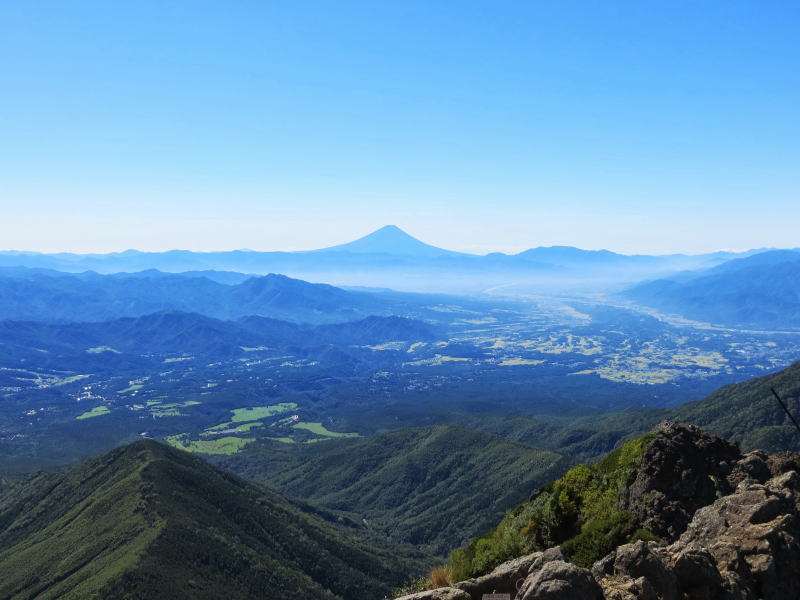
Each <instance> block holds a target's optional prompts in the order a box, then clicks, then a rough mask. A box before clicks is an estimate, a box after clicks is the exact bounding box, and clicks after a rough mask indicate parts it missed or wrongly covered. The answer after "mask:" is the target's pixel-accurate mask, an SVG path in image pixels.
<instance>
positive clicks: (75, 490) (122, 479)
mask: <svg viewBox="0 0 800 600" xmlns="http://www.w3.org/2000/svg"><path fill="white" fill-rule="evenodd" d="M0 532H1V533H0V597H2V598H8V599H9V600H11V599H23V598H25V599H27V598H38V599H40V600H48V599H56V598H57V599H60V600H88V599H92V598H98V599H99V598H102V599H103V600H111V599H116V598H120V599H122V598H126V599H138V598H141V599H147V600H156V599H160V598H164V599H170V600H176V599H177V600H179V599H182V598H187V599H188V598H192V599H209V600H210V599H212V598H214V599H217V598H226V599H229V600H249V599H256V598H259V599H260V598H265V597H266V598H278V597H280V598H286V599H290V598H309V597H313V598H328V599H330V600H334V599H336V598H343V599H348V598H353V599H355V598H380V597H382V596H383V595H384V594H386V593H387V592H388V590H389V589H390V588H391V587H392V586H393V585H397V584H398V583H401V582H402V580H403V579H404V578H405V577H406V576H407V574H408V573H409V572H410V571H411V570H412V568H411V566H410V565H409V563H408V562H404V559H403V558H402V557H401V556H398V555H397V553H393V554H392V555H389V554H388V553H387V552H386V551H384V550H379V549H375V548H371V547H367V546H365V545H363V544H361V543H359V542H357V541H355V540H354V539H351V538H350V537H349V536H348V535H347V534H344V533H342V532H341V531H340V530H334V529H333V528H332V527H330V526H328V525H327V524H325V523H323V522H321V521H320V520H318V519H317V518H316V517H314V516H312V515H311V514H310V513H309V512H307V511H304V510H301V509H299V508H298V507H295V506H292V505H291V504H290V503H289V502H288V501H287V500H286V499H284V498H283V497H282V496H280V495H278V494H275V493H273V492H269V491H266V490H263V489H261V488H259V487H256V486H254V485H252V484H249V483H246V482H244V481H242V480H241V479H239V478H238V477H235V476H234V475H232V474H229V473H226V472H225V471H222V470H220V469H217V468H215V467H213V466H211V465H209V464H207V463H205V462H204V461H203V460H201V459H199V458H197V457H194V456H191V455H189V454H188V453H184V452H181V451H178V450H175V449H172V448H168V447H166V446H163V445H161V444H158V443H156V442H152V441H142V442H137V443H134V444H131V445H129V446H125V447H122V448H118V449H116V450H114V451H112V452H110V453H109V454H106V455H104V456H102V457H100V458H97V459H93V460H91V461H87V462H85V463H82V464H80V465H78V466H76V467H74V468H72V469H70V470H69V471H67V472H66V473H64V474H63V475H42V476H38V477H36V478H35V479H33V480H31V481H28V482H26V483H24V484H21V485H18V486H16V487H13V488H11V489H9V490H6V491H5V492H4V494H3V495H2V496H0Z"/></svg>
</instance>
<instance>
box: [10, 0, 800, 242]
mask: <svg viewBox="0 0 800 600" xmlns="http://www.w3.org/2000/svg"><path fill="white" fill-rule="evenodd" d="M798 28H800V4H798V3H797V2H794V1H792V2H778V1H769V0H766V1H758V2H755V1H752V2H739V1H736V0H732V1H731V0H726V1H724V2H722V1H718V2H716V1H705V2H699V1H695V2H682V1H669V2H667V1H664V2H649V1H647V2H643V1H635V2H625V1H610V0H606V1H597V2H592V1H588V0H587V1H581V2H577V1H570V0H559V1H548V2H543V1H542V2H537V1H533V0H530V1H525V2H511V1H505V2H504V1H492V2H489V1H486V2H473V1H466V0H465V1H458V2H456V1H444V0H442V1H432V0H426V1H405V0H404V1H396V2H389V1H373V2H349V1H344V0H338V1H329V2H301V1H293V2H227V3H222V2H203V1H193V2H180V1H177V2H147V1H141V2H80V1H78V0H76V1H75V2H47V1H40V2H19V1H18V2H4V3H2V4H0V66H1V67H2V70H0V73H2V77H0V182H2V185H1V188H0V209H2V218H0V247H1V248H15V249H27V250H44V251H55V250H74V251H110V250H121V249H125V248H130V247H136V248H140V249H149V250H159V249H168V248H175V247H180V248H189V249H197V250H210V249H231V248H243V247H248V248H254V249H263V250H271V249H306V248H313V247H320V246H327V245H331V244H335V243H340V242H344V241H348V240H350V239H353V238H355V237H358V236H360V235H362V234H364V233H367V232H368V231H370V230H372V229H376V228H378V227H380V226H381V225H384V224H387V223H393V224H396V225H398V226H400V227H403V228H404V229H406V230H407V231H409V232H410V233H412V234H414V235H417V236H418V237H420V238H422V239H424V240H425V241H428V242H430V243H434V244H436V245H439V246H444V247H448V248H453V249H458V250H465V251H473V252H488V251H493V250H500V251H511V252H513V251H519V250H523V249H525V248H528V247H532V246H537V245H552V244H569V245H577V246H581V247H586V248H609V249H612V250H617V251H622V252H655V253H664V252H673V251H686V252H703V251H708V250H715V249H720V248H730V249H742V248H747V247H761V246H777V247H794V246H800V228H799V227H798V225H800V194H799V192H800V141H799V140H800V118H799V117H800V108H799V107H800V69H798V67H797V65H798V64H800V43H798V41H797V31H798Z"/></svg>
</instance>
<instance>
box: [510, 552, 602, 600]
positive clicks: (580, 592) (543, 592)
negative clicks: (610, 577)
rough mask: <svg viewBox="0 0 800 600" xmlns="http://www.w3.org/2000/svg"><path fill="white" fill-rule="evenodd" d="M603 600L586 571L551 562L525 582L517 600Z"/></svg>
mask: <svg viewBox="0 0 800 600" xmlns="http://www.w3.org/2000/svg"><path fill="white" fill-rule="evenodd" d="M578 598H580V599H581V600H603V590H602V589H601V588H600V586H599V585H598V583H597V582H596V581H595V580H594V578H593V577H592V574H591V572H589V570H588V569H582V568H580V567H578V566H575V565H573V564H572V563H568V562H564V561H560V560H553V561H550V562H548V563H545V564H544V565H543V566H542V567H541V568H540V569H539V570H538V571H536V572H535V573H532V574H531V575H529V576H528V579H526V580H525V584H523V587H522V588H521V589H520V591H519V594H517V599H518V600H576V599H578Z"/></svg>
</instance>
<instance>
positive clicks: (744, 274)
mask: <svg viewBox="0 0 800 600" xmlns="http://www.w3.org/2000/svg"><path fill="white" fill-rule="evenodd" d="M624 295H625V296H626V297H627V298H629V299H631V300H634V301H636V302H638V303H640V304H644V305H646V306H652V307H654V308H657V309H659V310H663V311H665V312H670V313H675V314H679V315H682V316H684V317H687V318H690V319H694V320H698V321H705V322H710V323H715V324H721V325H728V326H739V327H760V328H768V329H777V330H783V329H798V328H800V252H797V251H791V250H776V251H771V252H763V253H760V254H756V255H754V256H750V257H747V258H740V259H737V260H731V261H729V262H726V263H723V264H722V265H719V266H717V267H715V268H713V269H709V270H705V271H700V272H696V273H690V274H685V275H683V276H681V277H675V278H672V279H659V280H656V281H651V282H648V283H643V284H640V285H637V286H635V287H633V288H632V289H630V290H628V291H627V292H625V293H624Z"/></svg>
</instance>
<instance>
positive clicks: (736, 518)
mask: <svg viewBox="0 0 800 600" xmlns="http://www.w3.org/2000/svg"><path fill="white" fill-rule="evenodd" d="M655 433H656V435H655V436H654V438H653V440H652V442H651V443H650V444H649V445H648V447H647V449H646V450H645V455H644V458H643V460H642V465H641V467H640V468H639V469H638V471H637V473H636V475H635V477H634V479H633V482H632V483H631V484H630V485H629V486H628V488H627V489H625V490H624V492H623V495H622V497H621V499H620V504H621V507H622V508H624V509H626V510H630V511H631V512H634V514H635V515H636V517H637V519H638V520H639V523H641V524H642V525H644V526H645V527H648V528H650V530H651V531H653V532H655V533H657V534H658V535H659V536H660V537H661V539H662V541H661V542H653V541H651V542H643V541H638V542H635V543H632V544H624V545H621V546H619V547H617V548H616V549H615V550H614V551H613V552H611V553H610V554H608V555H607V556H605V557H604V558H602V559H601V560H599V561H598V562H596V563H595V564H594V565H593V567H592V569H591V571H589V570H587V569H582V568H580V567H578V566H576V565H574V564H572V563H570V562H569V560H568V559H567V558H566V557H565V556H564V554H563V553H562V552H561V549H560V548H559V547H555V548H550V549H548V550H545V551H544V552H537V553H534V554H530V555H528V556H524V557H521V558H518V559H515V560H513V561H510V562H508V563H504V564H503V565H500V566H499V567H497V568H496V569H494V571H492V573H490V574H489V575H486V576H483V577H479V578H477V579H471V580H468V581H466V582H461V583H458V584H455V585H454V587H453V588H447V589H455V590H457V591H459V592H461V593H462V594H465V596H452V598H451V597H449V596H409V597H407V598H405V599H404V600H412V599H413V600H439V599H440V598H442V599H444V598H446V599H447V600H466V598H469V599H470V600H481V598H482V595H483V594H485V593H491V592H493V591H497V592H506V593H510V594H511V597H512V598H514V599H515V600H561V599H564V600H601V599H604V600H761V599H763V600H784V599H794V598H800V474H798V471H800V455H797V454H791V453H780V454H776V455H772V456H769V455H767V454H766V453H765V452H762V451H758V450H756V451H753V452H750V453H748V454H745V455H741V454H740V453H739V450H738V448H737V447H736V446H735V445H733V444H730V443H728V442H726V441H725V440H723V439H721V438H719V437H717V436H714V435H710V434H707V433H704V432H702V431H701V430H700V429H698V428H697V427H693V426H689V425H682V424H678V423H670V422H665V423H662V424H661V425H660V426H659V427H658V429H657V430H656V432H655ZM522 578H524V579H522ZM521 579H522V583H521V584H520V580H521ZM512 581H514V582H515V583H514V586H513V587H512ZM515 590H518V591H516V594H515Z"/></svg>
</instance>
